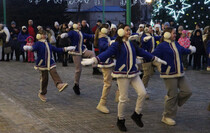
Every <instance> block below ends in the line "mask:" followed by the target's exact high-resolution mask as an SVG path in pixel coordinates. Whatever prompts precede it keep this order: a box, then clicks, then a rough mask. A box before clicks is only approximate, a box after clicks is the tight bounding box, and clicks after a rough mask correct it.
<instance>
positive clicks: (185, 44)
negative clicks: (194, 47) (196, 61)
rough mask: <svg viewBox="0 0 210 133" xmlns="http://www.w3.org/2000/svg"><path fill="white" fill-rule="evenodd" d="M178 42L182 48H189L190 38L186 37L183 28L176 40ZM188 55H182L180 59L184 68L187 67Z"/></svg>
mask: <svg viewBox="0 0 210 133" xmlns="http://www.w3.org/2000/svg"><path fill="white" fill-rule="evenodd" d="M178 42H179V44H180V45H181V46H182V47H184V48H189V47H190V39H189V38H188V37H187V31H186V30H183V31H182V35H181V37H180V38H179V40H178ZM187 57H188V55H182V61H183V64H184V70H186V69H187V67H188V61H187Z"/></svg>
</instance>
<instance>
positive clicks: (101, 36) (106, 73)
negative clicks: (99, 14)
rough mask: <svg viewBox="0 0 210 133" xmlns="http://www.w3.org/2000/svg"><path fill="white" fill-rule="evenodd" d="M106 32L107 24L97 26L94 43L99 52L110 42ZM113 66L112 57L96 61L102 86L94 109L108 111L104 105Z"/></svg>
mask: <svg viewBox="0 0 210 133" xmlns="http://www.w3.org/2000/svg"><path fill="white" fill-rule="evenodd" d="M108 33H109V25H108V24H102V26H101V27H100V28H98V29H97V30H96V32H95V38H94V45H95V46H96V47H98V48H99V53H103V52H104V51H106V50H107V49H108V47H109V46H110V45H111V43H112V41H111V39H110V37H109V36H108ZM114 66H115V63H114V60H113V59H112V58H108V59H107V60H106V61H105V62H99V63H98V67H99V68H101V70H102V73H103V78H104V86H103V90H102V96H101V98H100V102H99V103H98V106H97V107H96V109H97V110H99V111H101V112H102V113H106V114H108V113H109V109H108V108H107V107H106V103H107V96H108V94H109V92H110V89H111V85H112V76H111V73H112V71H113V68H114ZM117 92H118V91H117Z"/></svg>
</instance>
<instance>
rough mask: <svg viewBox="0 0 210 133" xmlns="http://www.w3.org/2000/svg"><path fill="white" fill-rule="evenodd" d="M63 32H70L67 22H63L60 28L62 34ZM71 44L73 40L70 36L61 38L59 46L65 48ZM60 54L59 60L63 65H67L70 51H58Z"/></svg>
mask: <svg viewBox="0 0 210 133" xmlns="http://www.w3.org/2000/svg"><path fill="white" fill-rule="evenodd" d="M62 33H68V25H67V23H64V24H62V26H61V29H60V35H61V34H62ZM70 44H71V41H70V39H69V38H60V39H59V44H58V47H59V48H64V47H67V46H70ZM58 56H59V60H60V61H62V64H63V66H67V61H68V53H67V52H63V53H62V54H60V53H58Z"/></svg>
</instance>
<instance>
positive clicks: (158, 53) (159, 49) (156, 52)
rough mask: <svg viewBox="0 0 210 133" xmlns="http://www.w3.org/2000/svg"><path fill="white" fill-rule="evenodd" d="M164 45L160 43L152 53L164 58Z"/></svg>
mask: <svg viewBox="0 0 210 133" xmlns="http://www.w3.org/2000/svg"><path fill="white" fill-rule="evenodd" d="M161 46H162V44H159V45H158V46H157V47H156V48H155V50H154V52H152V54H153V55H154V56H157V57H159V58H161V59H162V58H163V51H162V50H163V49H164V48H162V47H161Z"/></svg>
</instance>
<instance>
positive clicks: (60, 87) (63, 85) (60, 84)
mask: <svg viewBox="0 0 210 133" xmlns="http://www.w3.org/2000/svg"><path fill="white" fill-rule="evenodd" d="M67 86H68V83H59V84H58V85H57V88H58V91H59V92H61V91H63V90H64V89H65V88H66V87H67Z"/></svg>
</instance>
